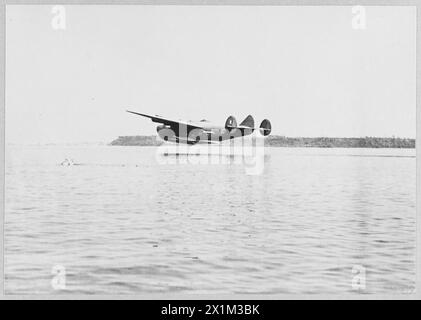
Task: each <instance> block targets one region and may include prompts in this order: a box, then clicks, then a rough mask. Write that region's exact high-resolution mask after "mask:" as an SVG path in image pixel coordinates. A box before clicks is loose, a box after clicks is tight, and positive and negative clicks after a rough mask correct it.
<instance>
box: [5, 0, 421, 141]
mask: <svg viewBox="0 0 421 320" xmlns="http://www.w3.org/2000/svg"><path fill="white" fill-rule="evenodd" d="M65 9H66V29H65V30H55V29H53V28H52V25H51V19H52V18H53V16H54V14H52V13H51V10H52V6H22V5H19V6H7V17H6V18H7V25H6V141H7V142H8V143H50V142H53V143H74V142H90V141H103V142H109V141H111V140H113V139H114V138H116V137H117V136H119V135H139V134H145V135H154V134H156V130H155V127H156V124H155V123H152V122H151V121H150V120H148V119H145V118H141V117H137V116H135V115H131V114H128V113H126V112H125V109H131V110H135V111H139V112H144V113H151V114H160V115H163V116H168V117H171V118H181V119H186V120H188V119H192V120H194V119H203V118H206V119H209V120H212V121H216V122H220V123H221V124H223V123H224V122H225V119H226V118H227V117H228V116H229V115H234V116H235V117H237V120H238V121H239V122H240V121H241V120H243V118H245V117H246V116H247V115H248V114H252V115H253V116H254V117H255V119H256V122H260V121H261V120H262V119H263V118H268V119H270V120H271V122H272V126H273V134H280V135H286V136H309V137H311V136H330V137H360V136H392V135H394V136H400V137H415V113H416V106H415V93H416V88H415V76H416V75H415V60H416V55H415V48H416V38H415V27H416V26H415V19H416V15H415V8H412V7H366V29H365V30H355V29H353V28H352V18H353V13H352V10H351V7H282V6H279V7H257V6H253V7H242V6H231V7H228V6H211V7H208V6H206V7H205V6H193V7H188V6H86V5H84V6H66V7H65Z"/></svg>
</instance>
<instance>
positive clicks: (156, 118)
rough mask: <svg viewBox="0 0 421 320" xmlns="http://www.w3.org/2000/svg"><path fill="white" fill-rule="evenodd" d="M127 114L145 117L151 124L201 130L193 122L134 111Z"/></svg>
mask: <svg viewBox="0 0 421 320" xmlns="http://www.w3.org/2000/svg"><path fill="white" fill-rule="evenodd" d="M126 111H127V112H129V113H133V114H137V115H138V116H142V117H146V118H149V119H151V120H152V122H157V123H162V124H165V125H168V126H176V125H185V126H187V127H191V128H193V129H194V128H197V129H203V126H200V125H198V124H196V123H193V122H188V121H182V120H172V119H167V118H163V117H161V116H151V115H147V114H143V113H139V112H134V111H129V110H126Z"/></svg>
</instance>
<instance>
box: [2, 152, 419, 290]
mask: <svg viewBox="0 0 421 320" xmlns="http://www.w3.org/2000/svg"><path fill="white" fill-rule="evenodd" d="M266 153H267V154H268V156H266V157H265V162H264V165H265V167H264V172H263V174H261V175H247V174H246V173H245V168H244V165H241V164H238V163H233V161H225V162H224V163H219V164H205V163H202V164H191V163H189V162H186V161H183V159H182V158H183V157H167V158H164V161H162V157H160V156H157V155H156V148H155V147H110V146H97V147H57V146H52V147H16V146H9V147H7V148H6V203H5V210H6V216H5V274H6V279H5V289H6V293H8V294H18V293H20V294H22V293H33V294H36V293H49V294H52V293H61V292H65V293H79V294H80V293H102V294H108V293H114V294H117V293H137V294H140V293H186V294H197V293H203V294H230V293H265V294H279V293H350V292H353V288H352V285H351V284H352V281H353V277H355V275H356V274H353V272H352V270H353V268H360V267H359V266H361V267H363V268H365V270H366V271H365V278H366V287H365V290H360V292H362V293H397V292H398V293H401V292H402V293H405V292H411V291H412V289H413V287H414V282H415V165H416V163H415V150H413V149H412V150H398V149H317V148H305V149H301V148H267V149H266ZM65 158H72V159H74V161H75V162H76V163H77V164H79V165H74V166H61V165H60V162H62V161H63V160H64V159H65ZM167 160H171V161H167ZM184 160H185V159H184ZM165 161H167V163H165ZM54 266H59V267H60V266H62V267H64V268H65V272H66V289H65V290H63V291H55V290H54V289H53V287H52V285H51V283H52V279H53V277H54V274H52V268H53V267H54ZM358 270H361V269H358Z"/></svg>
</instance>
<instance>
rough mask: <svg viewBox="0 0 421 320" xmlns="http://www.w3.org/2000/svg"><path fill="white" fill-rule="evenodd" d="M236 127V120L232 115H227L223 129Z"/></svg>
mask: <svg viewBox="0 0 421 320" xmlns="http://www.w3.org/2000/svg"><path fill="white" fill-rule="evenodd" d="M236 127H237V120H235V117H234V116H229V117H228V118H227V121H225V129H228V130H230V131H231V130H232V129H235V128H236Z"/></svg>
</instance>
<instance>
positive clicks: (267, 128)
mask: <svg viewBox="0 0 421 320" xmlns="http://www.w3.org/2000/svg"><path fill="white" fill-rule="evenodd" d="M271 131H272V125H271V124H270V121H269V120H268V119H265V120H263V121H262V123H261V124H260V133H261V134H262V135H264V136H268V135H269V134H270V132H271Z"/></svg>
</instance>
